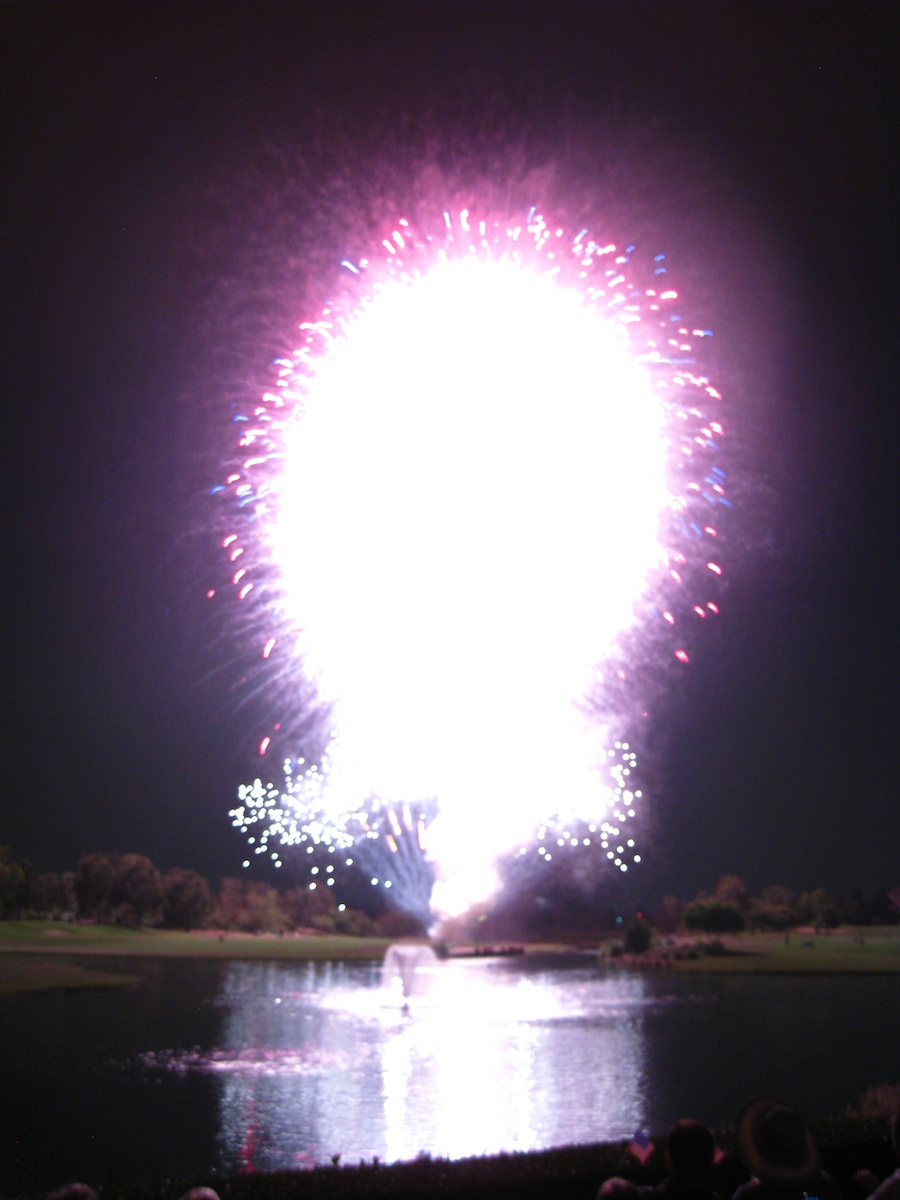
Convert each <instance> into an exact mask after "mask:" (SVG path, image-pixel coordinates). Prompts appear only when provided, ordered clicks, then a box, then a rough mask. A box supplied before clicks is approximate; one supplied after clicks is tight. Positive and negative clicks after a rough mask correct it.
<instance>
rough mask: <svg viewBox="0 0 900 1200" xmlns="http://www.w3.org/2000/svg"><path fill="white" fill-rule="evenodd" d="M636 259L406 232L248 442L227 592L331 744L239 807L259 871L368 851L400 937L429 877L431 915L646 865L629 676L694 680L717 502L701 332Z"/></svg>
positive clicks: (464, 227)
mask: <svg viewBox="0 0 900 1200" xmlns="http://www.w3.org/2000/svg"><path fill="white" fill-rule="evenodd" d="M634 250H635V248H634V247H628V248H625V249H620V248H617V247H616V246H615V245H612V244H610V243H604V242H602V241H600V240H597V239H596V238H594V237H593V236H592V235H591V234H590V233H589V231H588V230H582V231H579V232H577V233H575V234H574V235H573V234H572V233H570V232H567V231H566V230H564V229H563V228H560V227H557V226H554V225H550V224H548V222H547V221H546V220H545V219H544V217H543V216H541V215H540V214H539V213H538V212H537V211H535V210H531V211H530V212H529V213H528V214H527V215H524V214H523V219H522V220H521V221H520V222H518V223H517V222H510V221H506V220H504V221H501V220H497V219H492V218H490V217H489V216H484V217H482V216H480V215H478V214H474V213H473V212H470V211H468V210H466V209H463V210H462V211H460V212H458V213H455V214H452V215H451V214H450V213H444V214H443V215H442V219H439V221H437V222H436V223H435V225H434V227H432V228H430V229H424V230H423V229H415V228H413V227H412V226H411V225H410V223H409V222H407V221H405V220H400V221H398V222H397V223H396V224H394V225H392V226H391V227H390V228H389V229H388V230H386V232H385V236H384V238H383V240H382V242H381V244H380V246H379V248H378V253H377V255H373V257H372V258H371V259H363V260H362V261H360V262H352V263H351V262H345V263H344V264H343V267H344V269H345V282H344V287H343V288H342V291H341V294H340V295H339V296H338V298H337V299H336V300H334V301H333V302H331V303H328V304H326V305H324V306H323V309H322V311H321V312H320V313H319V314H318V315H316V317H315V319H314V320H312V321H309V322H306V323H304V324H303V325H301V327H300V332H301V338H300V341H299V344H298V345H297V347H296V348H295V350H294V351H293V352H292V353H291V354H290V355H285V356H284V357H283V358H282V359H280V360H279V362H278V363H277V368H278V371H277V379H276V382H275V386H274V387H273V388H272V389H271V390H269V391H267V392H266V393H265V394H264V395H263V397H262V399H261V400H260V402H259V403H258V404H256V405H255V406H254V407H253V408H252V409H251V410H250V411H249V412H248V413H246V414H244V415H245V416H246V419H245V420H243V421H242V422H241V425H242V434H241V439H240V440H241V447H242V450H243V457H242V459H241V461H240V463H239V465H237V466H236V468H235V469H234V470H233V471H232V472H231V474H230V476H229V478H228V480H227V482H226V484H225V490H226V492H228V493H229V494H230V495H231V497H232V498H233V500H234V501H235V507H234V508H233V509H232V512H233V513H236V514H238V519H237V521H236V523H235V524H234V526H233V528H231V529H230V530H229V531H228V533H227V536H225V537H224V538H223V542H224V546H225V550H226V553H227V555H228V558H229V560H230V561H231V562H232V563H233V564H234V571H233V575H232V587H233V589H234V591H235V592H236V594H237V596H238V597H239V599H240V600H241V602H242V603H243V604H244V605H249V606H255V607H256V613H257V621H256V623H255V625H253V623H251V625H253V627H254V628H255V629H256V630H261V629H262V632H261V633H259V634H258V635H257V636H259V637H260V646H259V649H260V654H261V655H262V657H263V658H264V659H265V660H266V662H267V665H268V666H269V667H270V669H271V670H273V671H275V672H278V673H279V675H280V677H282V678H284V677H285V676H286V677H287V678H288V679H292V678H293V679H296V681H297V688H298V695H299V694H303V695H305V694H306V691H305V690H304V689H307V690H308V683H309V681H312V683H313V684H314V685H315V688H316V691H317V694H318V696H319V698H320V699H321V700H322V701H323V702H325V703H327V704H328V705H329V706H330V709H331V713H332V721H333V727H334V732H335V736H334V737H333V740H332V741H331V744H330V745H329V747H328V750H327V752H326V753H325V755H324V757H323V758H322V760H321V761H320V762H318V763H316V764H315V765H314V766H313V767H311V768H310V767H306V766H305V765H304V764H303V763H302V761H298V760H297V759H296V758H295V757H294V755H295V754H296V753H297V750H294V751H293V753H291V752H289V753H288V756H287V758H286V761H285V764H284V770H285V774H284V778H283V780H282V781H281V782H280V783H279V784H278V785H275V784H269V785H266V786H264V785H263V784H262V783H260V782H259V781H257V782H256V784H254V785H250V786H248V787H247V788H243V789H242V790H241V797H240V799H241V803H240V804H239V806H238V807H237V808H236V809H234V810H233V812H232V817H233V821H234V824H235V825H236V826H238V827H239V828H241V829H243V830H244V831H245V832H246V833H247V835H248V837H249V838H250V839H251V843H252V845H253V848H254V850H255V851H256V853H261V854H267V855H270V856H271V857H272V858H273V859H275V861H276V862H279V861H280V855H281V853H282V852H283V848H284V847H285V846H291V845H300V846H303V845H304V844H305V846H306V849H308V850H309V849H311V848H312V846H313V845H315V844H319V845H325V846H327V847H328V849H329V850H330V851H331V852H332V853H333V854H335V855H336V856H338V857H341V856H343V861H346V859H348V858H349V859H352V858H353V854H354V847H357V848H358V847H364V848H365V850H366V854H367V861H368V862H369V863H371V862H373V861H374V859H373V853H372V847H373V844H374V845H375V846H376V847H377V849H378V851H379V852H380V853H381V854H382V856H383V860H384V863H385V866H384V869H383V870H380V871H378V870H373V880H377V881H378V883H379V884H384V885H387V884H393V883H394V882H395V881H394V880H393V879H392V878H391V876H392V874H396V875H398V877H399V876H400V875H407V876H410V877H411V878H410V881H409V882H408V886H407V888H406V892H407V893H408V897H411V896H413V894H416V895H419V899H418V900H415V901H413V900H412V899H409V898H407V899H406V900H405V901H404V899H403V896H402V894H401V893H402V892H403V890H404V889H403V886H402V885H401V886H399V887H398V890H397V891H396V892H395V896H396V898H397V902H398V903H399V904H400V905H401V906H405V907H414V908H416V909H417V910H421V909H422V907H423V905H422V901H421V893H422V892H423V890H424V891H425V892H426V893H427V891H428V890H429V889H430V882H431V875H430V871H425V872H422V871H418V872H417V871H416V869H414V867H411V863H412V862H413V860H414V859H415V857H416V853H418V854H419V856H420V859H421V855H422V854H425V855H427V858H428V860H429V861H430V863H431V864H433V868H434V871H435V872H436V874H437V883H436V885H435V893H434V900H435V907H436V908H438V909H439V910H442V911H445V912H452V911H459V910H461V909H462V908H464V907H465V906H466V905H467V904H469V903H470V902H472V901H473V900H476V899H479V898H482V897H484V896H485V895H487V894H489V892H490V891H491V889H492V887H494V886H495V884H496V875H495V873H494V865H495V862H496V861H497V859H498V858H500V857H502V856H509V855H517V856H523V855H534V856H535V858H536V860H537V861H540V860H541V859H543V860H545V861H549V860H550V858H551V857H552V855H553V853H554V852H556V851H557V849H558V848H563V847H565V848H568V849H571V847H575V846H577V847H579V848H580V849H581V850H583V851H584V852H588V851H589V852H590V853H591V854H594V855H596V856H599V857H602V859H603V860H604V861H607V862H609V863H611V864H612V865H613V866H614V867H616V868H618V869H620V870H622V871H624V870H627V869H628V866H629V864H631V863H633V862H637V861H640V856H639V854H638V853H637V852H636V843H635V838H634V836H633V835H632V826H633V825H634V823H635V821H636V819H637V818H638V817H639V808H640V802H641V799H642V797H641V791H640V788H639V787H638V786H637V785H636V781H637V760H636V754H635V751H634V748H633V747H632V746H631V745H630V743H629V741H628V737H627V731H628V729H629V726H630V725H631V724H632V723H633V712H632V711H625V710H626V709H628V710H632V709H634V708H640V706H641V705H642V704H643V703H645V702H646V700H647V698H646V697H642V696H640V695H635V694H634V689H633V688H632V689H631V690H629V686H628V679H629V672H630V670H631V667H632V665H633V663H632V662H631V661H629V660H630V659H633V658H634V656H635V655H636V654H637V655H639V656H640V655H645V656H646V655H647V654H648V653H652V654H653V655H657V656H660V655H661V656H662V659H661V660H660V669H662V667H663V661H662V660H663V659H668V660H669V661H672V660H673V659H674V660H676V661H678V662H686V661H687V660H688V657H689V651H688V649H687V646H688V644H689V640H690V628H689V626H690V623H691V622H693V623H697V622H699V621H701V620H704V619H706V618H707V616H710V615H713V614H715V613H716V612H717V611H718V605H717V602H716V595H717V588H718V585H719V577H720V575H721V567H720V565H719V563H718V556H717V555H716V552H715V540H716V536H717V528H716V522H717V513H718V512H719V511H721V508H720V506H721V505H727V500H726V499H725V494H724V475H723V473H722V471H721V469H720V468H719V466H718V465H717V451H718V442H719V439H720V437H721V434H722V426H721V421H720V415H719V414H718V413H717V411H716V409H717V407H718V405H719V402H720V400H721V397H720V395H719V393H718V391H717V390H716V389H715V387H713V385H712V384H711V383H710V381H709V379H708V378H706V376H705V375H703V373H702V371H701V370H700V368H699V367H698V366H697V363H696V354H695V346H696V345H697V344H698V343H700V342H701V341H702V340H703V339H704V338H706V337H708V336H710V331H709V330H705V329H697V328H692V327H691V326H690V324H689V323H688V322H687V321H686V320H685V318H684V317H683V316H682V315H681V300H680V297H679V295H678V292H677V290H676V289H675V288H674V287H672V286H671V285H670V283H669V281H668V276H667V267H666V263H665V259H664V256H662V255H658V256H655V257H652V256H651V257H650V258H647V259H641V258H639V257H637V256H635V254H634ZM260 616H262V619H263V621H264V623H265V627H264V628H263V626H262V625H261V623H260ZM626 645H627V647H628V650H627V653H626V651H625V650H624V649H623V647H625V646H626ZM301 685H302V686H301ZM276 741H277V739H276ZM269 746H270V739H269V738H268V737H267V738H266V739H265V740H264V742H263V744H262V745H261V747H260V749H261V753H264V752H266V751H267V750H269ZM297 749H298V750H299V748H297ZM426 801H427V802H428V803H426ZM426 810H427V811H426ZM401 812H404V813H406V819H405V820H404V821H403V822H400V821H399V819H398V816H397V814H398V813H401ZM435 812H436V813H437V815H436V816H435V815H434V814H435ZM432 818H433V819H432ZM394 826H396V828H394ZM426 827H427V832H426ZM401 834H403V835H404V836H403V837H401V836H400V835H401ZM401 845H402V849H401ZM410 847H413V851H414V852H413V853H411V852H410ZM416 847H418V851H416V850H415V848H416ZM357 853H358V852H357ZM397 883H400V881H399V878H398V880H397ZM426 906H427V905H426Z"/></svg>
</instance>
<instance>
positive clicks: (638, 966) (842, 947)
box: [0, 921, 900, 996]
mask: <svg viewBox="0 0 900 1200" xmlns="http://www.w3.org/2000/svg"><path fill="white" fill-rule="evenodd" d="M391 944H393V939H388V938H358V937H350V936H347V935H341V934H321V933H317V932H313V931H309V932H306V933H295V934H285V935H277V934H252V933H236V932H225V931H221V932H220V931H217V930H192V931H190V932H178V931H174V930H160V929H136V930H130V929H121V928H117V927H115V926H104V925H78V924H74V923H66V922H54V921H2V922H0V996H2V995H8V994H11V993H17V992H25V991H43V990H47V989H52V988H65V989H73V988H79V987H97V986H128V985H130V984H133V983H134V982H135V978H136V977H134V976H129V975H121V974H115V973H110V972H104V971H103V970H102V969H101V968H100V966H99V964H98V966H97V968H93V967H87V966H86V965H74V964H70V963H68V964H67V963H62V962H59V961H58V960H59V958H60V957H61V956H77V957H79V958H87V959H91V958H94V959H103V958H110V957H116V958H146V957H155V958H188V959H204V960H228V959H249V960H264V961H273V960H277V961H285V962H310V961H320V962H321V961H332V962H380V961H381V960H382V959H383V958H384V955H385V952H386V951H387V948H388V946H390V945H391ZM608 946H609V943H604V942H597V943H589V944H585V942H584V941H583V940H580V941H579V942H578V943H576V944H571V945H567V944H565V943H562V942H533V943H527V942H525V943H516V944H515V946H514V947H513V948H511V947H510V945H509V944H507V943H504V944H503V945H497V946H479V945H471V944H469V943H466V944H458V945H453V946H450V947H449V948H448V952H447V957H448V958H450V959H453V958H465V959H475V960H478V959H481V960H490V959H491V958H508V957H516V958H519V957H522V958H527V957H529V956H538V955H542V956H547V957H564V956H571V955H578V956H580V957H582V958H584V959H585V960H593V961H596V962H598V963H601V964H603V965H604V966H606V967H607V968H608V969H609V970H615V971H639V972H642V973H643V972H652V973H654V974H660V973H669V972H671V973H673V974H695V973H697V972H701V973H714V974H723V973H725V974H739V975H747V974H753V975H776V976H785V975H810V974H816V975H884V974H896V973H900V927H898V926H883V927H874V926H873V927H867V928H865V929H848V930H845V931H832V932H830V933H829V934H827V935H826V934H819V935H816V934H814V933H812V932H806V931H801V932H799V933H798V934H796V935H795V936H793V937H792V938H791V939H789V940H788V941H785V939H784V937H783V935H780V934H779V935H773V934H752V933H751V934H740V935H732V936H731V937H728V938H720V939H715V940H711V939H709V938H706V939H703V938H677V939H676V938H669V939H666V940H665V941H663V942H661V943H660V944H658V945H656V946H654V947H653V948H651V949H650V950H648V951H647V952H646V953H644V954H642V955H627V954H618V955H612V954H610V953H609V950H608Z"/></svg>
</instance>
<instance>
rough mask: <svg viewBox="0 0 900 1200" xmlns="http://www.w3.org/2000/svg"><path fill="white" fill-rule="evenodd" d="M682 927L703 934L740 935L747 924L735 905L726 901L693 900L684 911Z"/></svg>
mask: <svg viewBox="0 0 900 1200" xmlns="http://www.w3.org/2000/svg"><path fill="white" fill-rule="evenodd" d="M684 925H685V928H686V929H691V930H699V931H701V932H703V933H740V931H741V930H742V929H745V928H746V925H747V922H746V918H745V917H744V914H743V913H742V912H741V910H740V909H739V908H738V907H737V905H736V904H732V903H731V902H730V901H728V900H695V901H694V903H693V904H692V905H691V906H690V907H689V908H688V909H686V910H685V914H684Z"/></svg>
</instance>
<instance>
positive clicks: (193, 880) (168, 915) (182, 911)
mask: <svg viewBox="0 0 900 1200" xmlns="http://www.w3.org/2000/svg"><path fill="white" fill-rule="evenodd" d="M162 897H163V899H162V923H163V925H164V926H165V927H166V929H197V928H198V927H199V926H201V925H202V924H203V923H204V921H205V920H206V918H207V917H208V916H209V914H210V912H211V911H212V896H211V895H210V891H209V883H208V882H207V881H206V880H205V879H204V878H203V876H202V875H200V874H198V872H197V871H188V870H185V869H184V868H182V867H172V868H171V869H170V870H168V871H166V873H165V875H163V877H162Z"/></svg>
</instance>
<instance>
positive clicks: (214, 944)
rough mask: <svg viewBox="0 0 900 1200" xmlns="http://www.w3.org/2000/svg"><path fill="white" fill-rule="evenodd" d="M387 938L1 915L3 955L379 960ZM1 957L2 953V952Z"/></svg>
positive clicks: (387, 944) (0, 933) (0, 928)
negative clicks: (139, 925)
mask: <svg viewBox="0 0 900 1200" xmlns="http://www.w3.org/2000/svg"><path fill="white" fill-rule="evenodd" d="M389 945H390V940H389V939H387V938H357V937H346V936H343V935H341V934H334V935H331V934H309V935H306V936H300V937H294V936H293V935H292V934H286V935H285V936H284V937H276V936H274V935H272V934H261V935H256V934H252V933H225V934H219V933H217V932H215V931H210V930H195V931H192V932H190V933H182V932H179V931H178V930H171V929H121V928H119V927H118V926H115V925H76V924H72V923H70V922H65V921H40V920H36V921H0V956H2V954H3V952H4V951H15V952H16V953H17V954H42V955H44V954H134V955H161V956H164V957H176V958H263V959H270V958H282V959H297V960H305V959H333V960H338V959H343V960H355V961H371V960H375V961H379V962H380V961H381V959H382V958H383V957H384V952H385V950H386V949H387V948H388V946H389ZM0 961H2V957H0Z"/></svg>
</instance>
